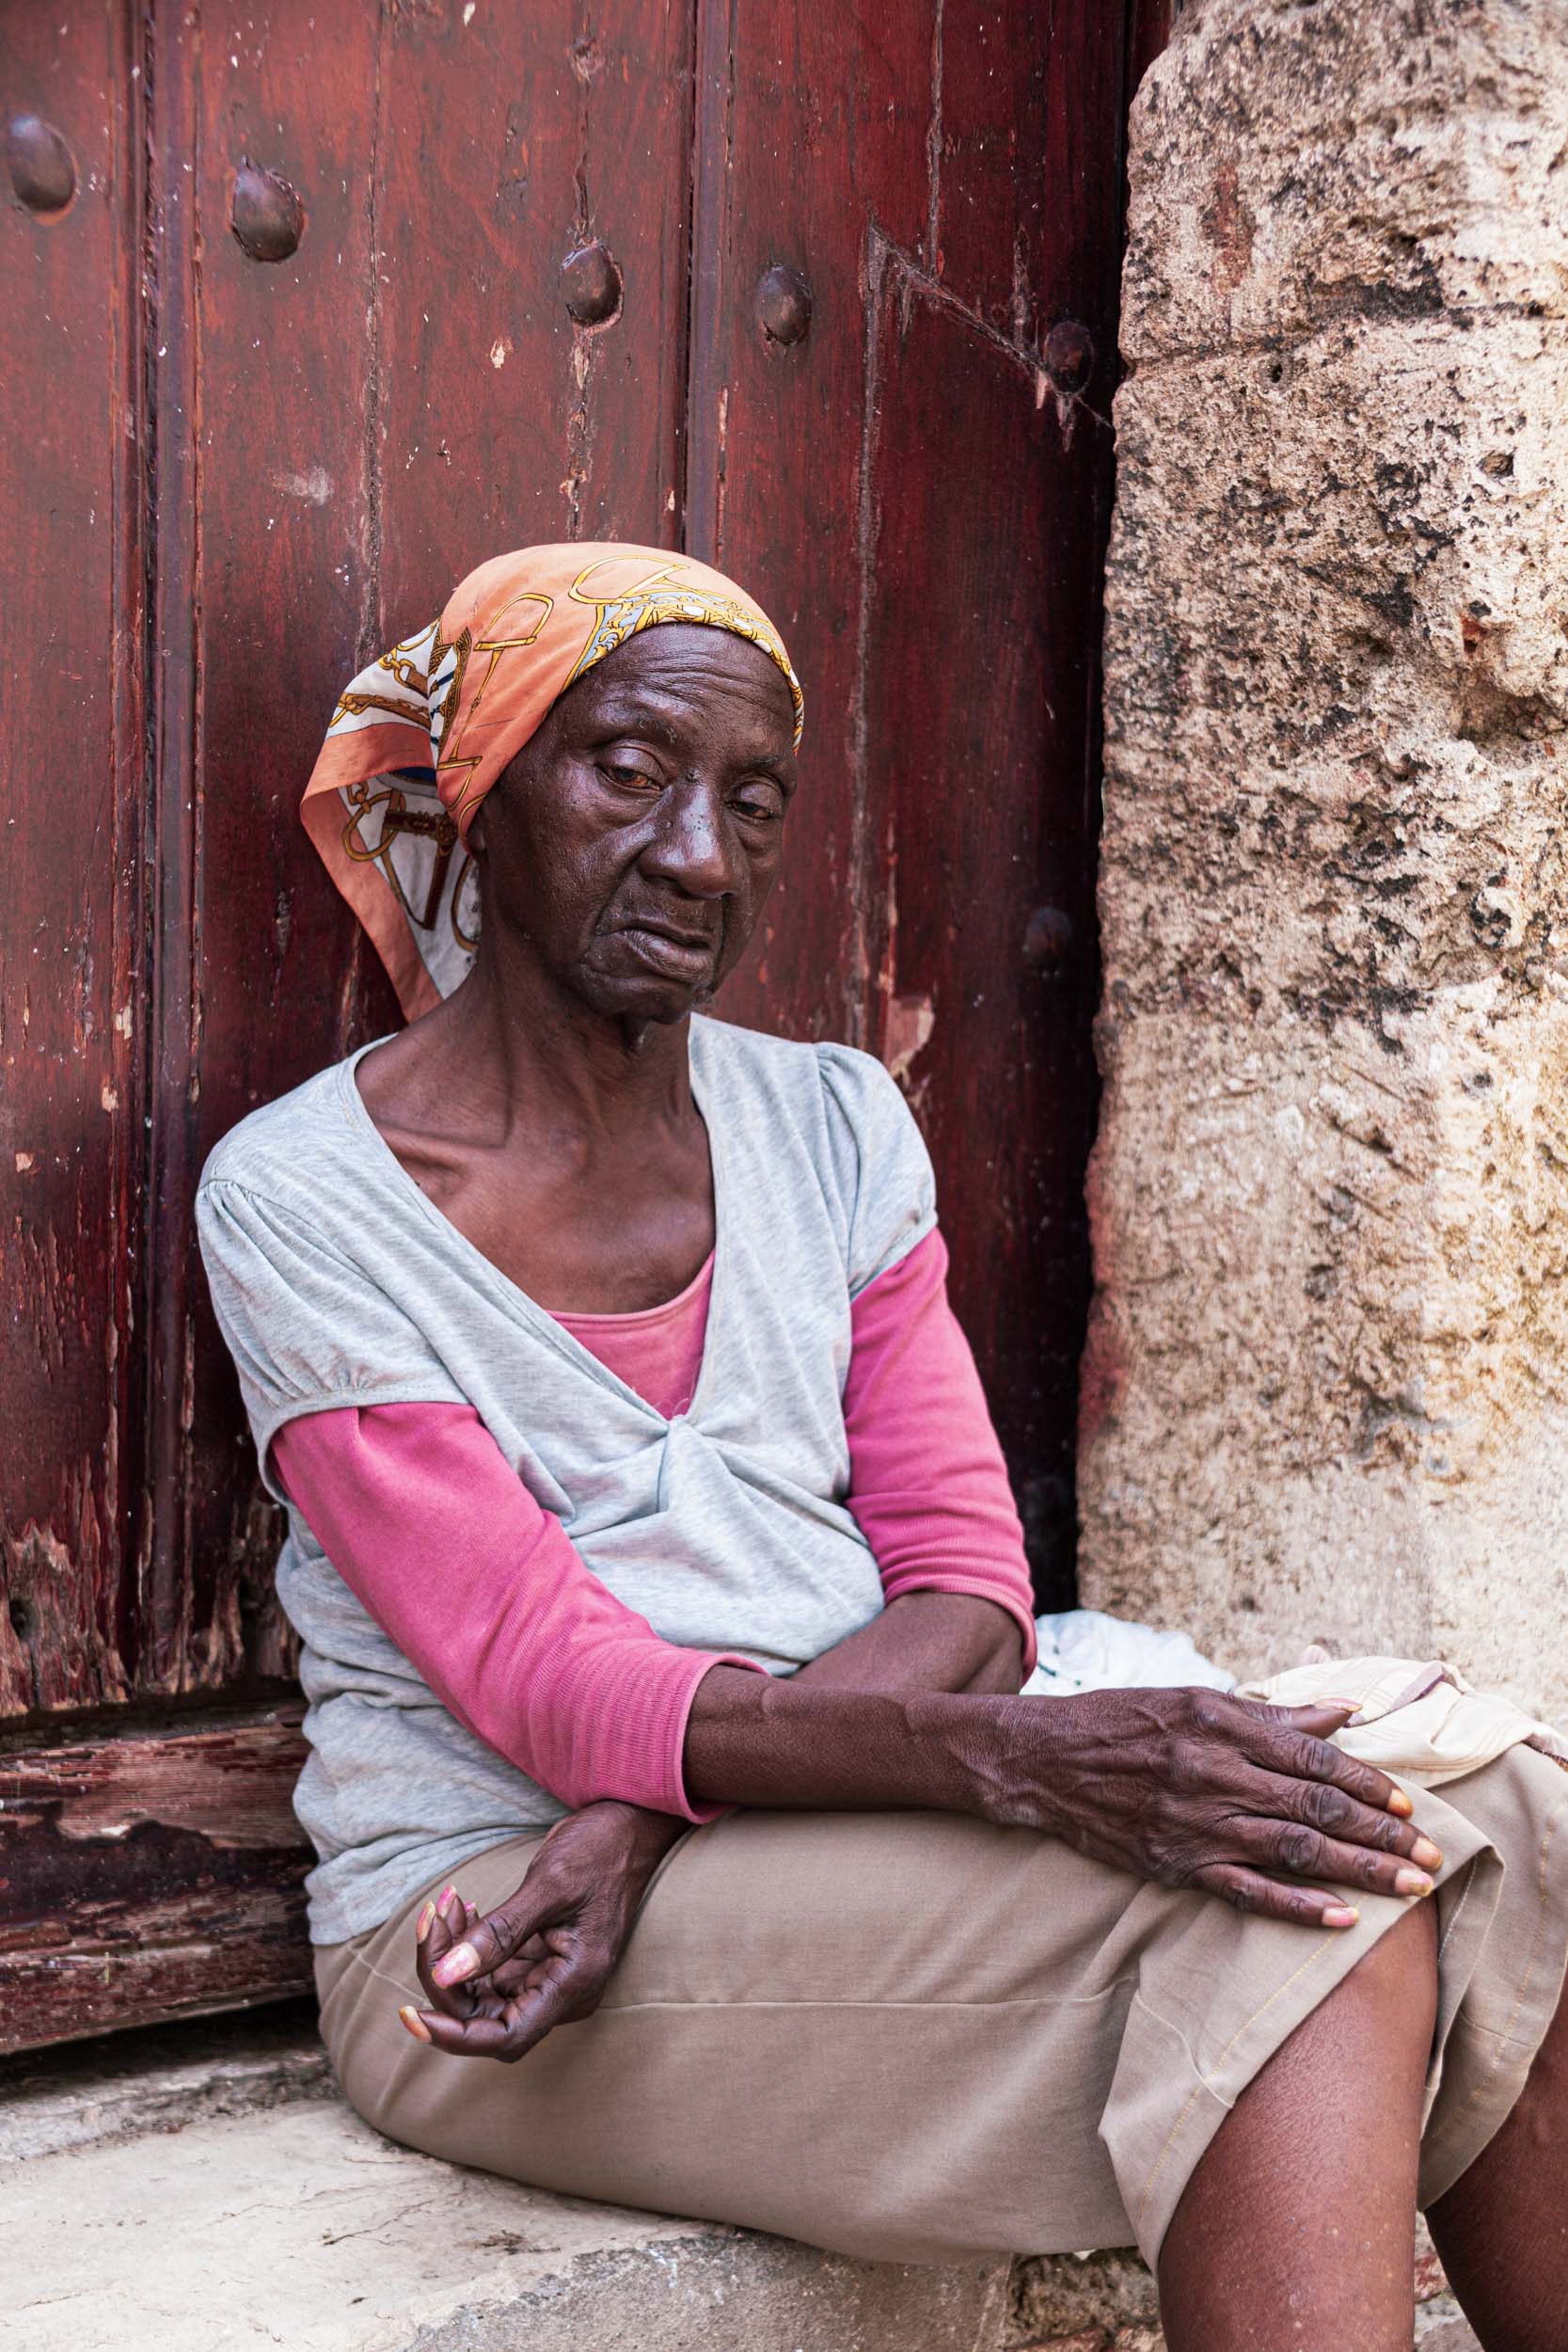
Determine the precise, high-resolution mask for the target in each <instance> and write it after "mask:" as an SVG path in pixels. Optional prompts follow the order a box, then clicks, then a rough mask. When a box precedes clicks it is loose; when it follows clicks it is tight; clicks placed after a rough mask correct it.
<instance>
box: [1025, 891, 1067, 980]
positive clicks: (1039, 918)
mask: <svg viewBox="0 0 1568 2352" xmlns="http://www.w3.org/2000/svg"><path fill="white" fill-rule="evenodd" d="M1070 946H1072V917H1071V915H1070V914H1065V913H1064V912H1063V910H1062V909H1061V908H1060V907H1037V908H1036V909H1035V912H1034V913H1033V914H1031V916H1030V917H1029V920H1028V923H1027V924H1026V925H1025V927H1024V932H1023V961H1024V962H1025V963H1027V964H1030V965H1032V966H1033V967H1034V969H1035V970H1036V971H1037V972H1059V971H1060V970H1061V968H1062V965H1063V964H1064V962H1065V961H1067V953H1068V949H1069V947H1070Z"/></svg>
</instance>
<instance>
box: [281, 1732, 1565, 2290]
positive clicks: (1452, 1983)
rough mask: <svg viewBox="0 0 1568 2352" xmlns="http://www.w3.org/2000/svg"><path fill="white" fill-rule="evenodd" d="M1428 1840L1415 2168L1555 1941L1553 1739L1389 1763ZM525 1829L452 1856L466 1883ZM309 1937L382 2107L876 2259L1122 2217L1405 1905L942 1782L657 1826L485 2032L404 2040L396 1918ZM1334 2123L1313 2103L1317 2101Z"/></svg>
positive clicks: (405, 2131) (1005, 2240) (354, 2061)
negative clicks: (1002, 1820) (1427, 2017)
mask: <svg viewBox="0 0 1568 2352" xmlns="http://www.w3.org/2000/svg"><path fill="white" fill-rule="evenodd" d="M1410 1793H1411V1795H1412V1797H1413V1799H1414V1801H1415V1806H1416V1820H1417V1822H1418V1826H1419V1827H1420V1828H1422V1829H1424V1830H1425V1831H1426V1832H1427V1834H1428V1835H1429V1836H1432V1837H1433V1838H1434V1839H1435V1840H1436V1841H1437V1843H1438V1845H1439V1846H1440V1847H1441V1848H1442V1850H1443V1852H1444V1856H1445V1865H1444V1870H1443V1873H1442V1877H1441V1881H1440V1883H1439V1886H1438V1891H1437V1894H1436V1895H1435V1897H1434V1898H1433V1900H1435V1902H1436V1904H1437V1907H1438V1912H1439V1915H1440V1921H1439V1923H1440V1937H1439V1943H1440V1960H1439V1971H1440V1993H1439V2011H1438V2026H1437V2037H1436V2042H1435V2046H1434V2049H1433V2059H1432V2067H1431V2072H1430V2075H1429V2078H1428V2086H1427V2106H1426V2123H1425V2131H1424V2137H1423V2141H1422V2159H1421V2200H1422V2202H1423V2203H1424V2204H1430V2203H1431V2202H1432V2201H1433V2200H1434V2199H1436V2198H1437V2197H1440V2196H1441V2195H1442V2193H1443V2192H1444V2190H1445V2189H1447V2188H1449V2186H1450V2185H1452V2183H1453V2182H1454V2181H1456V2180H1457V2179H1458V2178H1459V2176H1460V2174H1461V2173H1462V2172H1464V2170H1465V2168H1466V2167H1467V2166H1468V2165H1469V2164H1470V2163H1471V2161H1472V2160H1473V2159H1474V2157H1475V2156H1476V2155H1477V2154H1478V2153H1480V2151H1481V2149H1482V2148H1483V2147H1484V2146H1485V2144H1486V2142H1487V2140H1488V2139H1489V2138H1490V2137H1491V2136H1492V2134H1493V2133H1494V2132H1495V2131H1496V2130H1497V2127H1498V2125H1499V2124H1500V2123H1501V2122H1502V2121H1503V2119H1504V2117H1505V2116H1506V2115H1507V2113H1508V2111H1509V2109H1510V2107H1511V2106H1513V2102H1514V2100H1515V2099H1516V2098H1517V2097H1518V2095H1519V2091H1520V2090H1521V2089H1522V2087H1523V2084H1524V2080H1525V2076H1526V2074H1527V2073H1528V2068H1529V2065H1530V2061H1531V2059H1532V2058H1533V2057H1534V2054H1535V2051H1536V2049H1537V2048H1538V2046H1539V2044H1540V2042H1541V2040H1542V2037H1543V2035H1544V2032H1545V2030H1546V2027H1547V2026H1548V2024H1549V2023H1550V2021H1551V2018H1552V2015H1553V2013H1554V2011H1555V2010H1556V2007H1557V2003H1558V1998H1559V1994H1560V1990H1561V1986H1562V1980H1563V1973H1564V1963H1565V1959H1568V1856H1565V1855H1564V1852H1563V1847H1564V1844H1565V1842H1568V1836H1564V1834H1562V1831H1563V1823H1564V1821H1565V1820H1568V1773H1565V1772H1563V1771H1562V1770H1561V1769H1560V1767H1559V1766H1557V1765H1555V1764H1553V1763H1550V1762H1548V1761H1547V1760H1546V1759H1545V1758H1544V1757H1543V1756H1537V1755H1535V1754H1533V1753H1532V1752H1531V1751H1529V1750H1528V1749H1525V1748H1516V1749H1513V1751H1511V1752H1510V1753H1509V1754H1508V1755H1507V1756H1503V1757H1501V1758H1499V1759H1498V1760H1497V1762H1496V1763H1494V1764H1489V1765H1487V1766H1485V1767H1484V1768H1483V1769H1482V1770H1481V1771H1480V1772H1474V1773H1472V1774H1470V1775H1469V1776H1468V1777H1467V1778H1465V1779H1464V1780H1461V1781H1458V1782H1454V1783H1451V1784H1450V1785H1449V1787H1448V1788H1445V1789H1443V1790H1442V1791H1441V1792H1437V1791H1428V1790H1422V1789H1420V1788H1414V1787H1413V1788H1411V1791H1410ZM538 1842H539V1841H538V1837H537V1836H535V1835H529V1836H519V1837H514V1838H510V1839H508V1840H507V1841H506V1842H505V1843H503V1844H499V1845H497V1846H495V1847H493V1848H492V1849H490V1850H489V1851H486V1852H485V1853H483V1854H481V1855H480V1856H479V1857H478V1858H477V1859H476V1860H474V1861H472V1862H469V1863H467V1864H466V1865H465V1866H464V1867H463V1868H462V1869H461V1870H460V1871H459V1873H458V1874H457V1879H458V1884H459V1887H460V1889H461V1891H462V1892H463V1894H464V1895H466V1896H467V1898H468V1899H469V1900H470V1901H472V1902H475V1903H477V1904H478V1905H479V1907H480V1909H481V1910H482V1911H483V1910H488V1909H489V1908H491V1907H492V1906H493V1905H494V1904H495V1903H497V1902H498V1901H499V1900H500V1899H501V1898H502V1897H503V1896H505V1895H508V1894H510V1893H511V1891H512V1890H513V1888H514V1887H515V1885H516V1884H517V1883H518V1882H519V1881H520V1880H521V1878H522V1876H523V1874H524V1872H525V1870H526V1869H527V1867H528V1863H529V1860H530V1857H531V1854H532V1852H533V1851H534V1849H535V1848H536V1846H537V1844H538ZM436 1891H437V1887H436V1885H433V1886H431V1887H430V1888H428V1889H425V1890H422V1891H421V1894H420V1897H419V1899H417V1900H416V1901H415V1902H413V1903H411V1904H410V1905H409V1906H408V1908H407V1910H406V1911H404V1912H403V1913H401V1914H400V1915H398V1916H397V1917H395V1918H393V1919H390V1920H388V1922H387V1924H386V1925H385V1926H384V1927H381V1928H378V1929H375V1930H373V1931H372V1932H370V1933H369V1934H366V1935H363V1936H359V1937H356V1938H355V1939H354V1940H353V1941H352V1942H350V1943H347V1944H338V1945H329V1946H320V1947H317V1952H316V1980H317V1985H318V1988H319V1991H320V1994H321V2003H322V2030H323V2034H324V2036H325V2042H326V2045H327V2048H328V2050H329V2052H330V2053H331V2057H332V2061H333V2064H334V2066H335V2067H336V2069H337V2072H338V2075H339V2079H340V2081H341V2084H342V2087H343V2090H344V2091H345V2092H346V2094H347V2096H348V2098H349V2099H350V2101H351V2102H352V2103H353V2105H354V2106H356V2108H357V2109H358V2111H359V2113H360V2114H361V2115H362V2116H364V2117H365V2118H366V2119H367V2120H368V2121H369V2122H371V2123H372V2124H374V2125H375V2126H377V2128H378V2129H380V2130H381V2131H383V2132H385V2133H387V2134H388V2136H389V2137H391V2138H393V2139H397V2140H402V2141H404V2142H405V2143H406V2144H407V2145H408V2146H410V2147H413V2148H420V2149H423V2150H424V2151H426V2152H427V2153H430V2154H432V2155H438V2156H445V2157H449V2158H451V2159H453V2160H455V2161H456V2162H458V2163H460V2164H468V2165H477V2166H480V2167H482V2168H483V2169H485V2170H488V2171H492V2172H499V2173H503V2174H506V2175H508V2176H510V2177H511V2178H513V2179H515V2180H518V2181H525V2182H528V2183H531V2185H535V2186H537V2187H540V2188H547V2189H555V2190H560V2191H563V2192H566V2193H569V2194H571V2195H574V2196H579V2197H590V2198H596V2199H602V2200H605V2201H610V2202H611V2203H616V2204H625V2205H636V2206H641V2207H644V2208H651V2209H653V2210H655V2211H657V2212H663V2213H671V2214H682V2215H691V2216H697V2217H705V2218H708V2219H713V2220H722V2221H731V2222H739V2223H743V2224H746V2225H749V2226H751V2227H752V2228H755V2229H761V2230H771V2231H777V2232H779V2233H782V2234H784V2235H785V2236H788V2237H796V2238H803V2239H805V2240H807V2241H808V2242H809V2243H811V2244H814V2245H816V2246H821V2247H827V2248H830V2249H833V2250H835V2251H839V2252H843V2253H847V2254H856V2255H861V2256H864V2257H869V2258H872V2259H880V2260H886V2261H896V2262H936V2261H942V2260H946V2259H949V2258H959V2257H962V2256H966V2255H973V2254H976V2253H981V2252H993V2251H1007V2252H1013V2253H1053V2252H1060V2251H1063V2250H1066V2249H1076V2248H1088V2247H1103V2246H1123V2245H1127V2244H1129V2243H1132V2242H1133V2241H1135V2242H1136V2243H1137V2244H1138V2245H1139V2246H1140V2247H1141V2248H1142V2249H1143V2251H1144V2253H1145V2255H1146V2256H1147V2257H1148V2259H1149V2261H1150V2262H1152V2261H1153V2260H1154V2258H1155V2257H1156V2255H1157V2254H1158V2252H1159V2248H1160V2242H1161V2239H1162V2238H1163V2236H1164V2231H1165V2227H1166V2224H1167V2223H1168V2222H1169V2220H1170V2217H1171V2215H1172V2213H1173V2211H1174V2210H1175V2207H1176V2203H1177V2201H1178V2199H1179V2198H1180V2194H1181V2191H1182V2188H1183V2187H1184V2185H1185V2184H1186V2182H1187V2179H1188V2177H1189V2175H1190V2174H1191V2172H1192V2170H1193V2168H1194V2166H1195V2165H1196V2162H1197V2160H1198V2158H1199V2157H1200V2156H1201V2154H1202V2153H1203V2151H1204V2149H1205V2148H1206V2147H1207V2146H1208V2144H1209V2141H1210V2140H1211V2138H1212V2137H1213V2134H1214V2133H1215V2131H1216V2130H1217V2129H1218V2127H1219V2125H1220V2123H1221V2122H1222V2121H1223V2119H1224V2117H1225V2115H1226V2113H1227V2110H1228V2109H1229V2107H1230V2106H1232V2104H1233V2103H1234V2101H1235V2099H1236V2097H1237V2095H1238V2094H1239V2093H1240V2092H1241V2091H1242V2090H1244V2088H1245V2087H1246V2085H1247V2083H1248V2082H1250V2081H1251V2079H1252V2077H1253V2076H1254V2075H1255V2074H1257V2073H1258V2071H1259V2068H1260V2067H1261V2066H1262V2065H1263V2063H1264V2061H1265V2060H1266V2059H1267V2058H1269V2056H1270V2055H1271V2053H1272V2052H1274V2051H1275V2050H1277V2049H1278V2047H1279V2045H1280V2043H1281V2042H1284V2041H1285V2039H1286V2037H1287V2036H1288V2035H1289V2034H1290V2033H1291V2030H1292V2028H1293V2027H1294V2026H1297V2025H1299V2024H1300V2022H1301V2020H1302V2019H1303V2018H1304V2017H1306V2016H1307V2015H1308V2014H1309V2012H1310V2011H1311V2010H1313V2009H1315V2008H1316V2007H1317V2006H1318V2004H1319V2003H1320V2002H1321V2001H1322V2000H1323V1998H1324V1997H1325V1995H1326V1994H1329V1993H1330V1992H1332V1990H1333V1988H1334V1987H1335V1986H1336V1985H1337V1984H1338V1982H1339V1981H1340V1979H1342V1978H1343V1977H1344V1976H1345V1975H1346V1974H1347V1973H1348V1972H1349V1970H1350V1969H1351V1968H1353V1967H1354V1964H1355V1963H1356V1961H1357V1960H1359V1959H1360V1957H1361V1956H1362V1954H1363V1953H1364V1952H1365V1951H1367V1949H1368V1948H1369V1947H1370V1945H1372V1944H1373V1943H1374V1942H1375V1941H1376V1940H1377V1938H1378V1937H1379V1936H1380V1935H1382V1934H1384V1933H1385V1932H1386V1930H1387V1929H1388V1928H1389V1927H1390V1926H1392V1925H1393V1924H1394V1922H1395V1921H1396V1920H1398V1919H1399V1918H1400V1917H1401V1916H1402V1915H1403V1912H1404V1910H1405V1909H1406V1908H1407V1906H1406V1905H1405V1904H1402V1903H1399V1902H1395V1901H1393V1900H1389V1899H1383V1898H1370V1899H1369V1898H1365V1897H1363V1898H1361V1899H1360V1901H1361V1912H1362V1916H1361V1923H1360V1925H1359V1926H1358V1927H1357V1928H1355V1929H1354V1930H1352V1931H1349V1932H1338V1933H1319V1932H1317V1931H1310V1930H1307V1929H1303V1928H1297V1927H1291V1926H1288V1925H1286V1924H1284V1923H1283V1922H1280V1921H1276V1920H1268V1919H1259V1918H1255V1917H1247V1916H1244V1915H1243V1914H1241V1913H1239V1912H1236V1911H1232V1910H1230V1909H1229V1908H1228V1907H1227V1906H1226V1905H1225V1904H1223V1903H1220V1902H1217V1901H1215V1900H1213V1899H1211V1898H1208V1897H1205V1896H1201V1895H1193V1894H1173V1893H1169V1892H1167V1891H1165V1890H1164V1889H1163V1888H1160V1887H1155V1886H1150V1885H1147V1884H1145V1883H1141V1882H1139V1881H1137V1880H1135V1879H1131V1878H1127V1877H1124V1876H1123V1875H1122V1874H1121V1873H1119V1872H1117V1871H1115V1870H1111V1869H1107V1868H1105V1867H1103V1866H1102V1865H1101V1864H1099V1863H1096V1862H1091V1861H1088V1860H1085V1858H1084V1857H1083V1856H1082V1855H1080V1854H1077V1853H1074V1852H1072V1851H1070V1850H1069V1848H1067V1847H1065V1846H1062V1845H1059V1844H1057V1843H1055V1842H1054V1841H1053V1840H1052V1839H1049V1838H1045V1837H1041V1836H1037V1834H1035V1833H1034V1832H1033V1831H1028V1830H1003V1829H992V1828H990V1827H988V1826H987V1825H986V1824H984V1823H982V1822H978V1821H972V1820H964V1819H960V1818H958V1817H957V1816H952V1815H944V1814H928V1813H910V1814H894V1813H879V1814H840V1815H833V1814H820V1813H816V1814H813V1813H798V1814H787V1813H741V1814H736V1815H732V1816H731V1817H729V1818H728V1819H726V1820H721V1821H718V1822H715V1823H714V1824H713V1825H712V1826H711V1827H708V1828H705V1829H700V1830H695V1831H693V1832H691V1833H690V1834H689V1836H686V1837H684V1838H683V1839H682V1840H681V1842H680V1844H679V1845H678V1846H676V1847H675V1848H674V1850H673V1852H672V1853H671V1854H670V1855H669V1857H668V1858H667V1860H666V1861H665V1863H664V1864H663V1866H662V1867H661V1868H660V1870H659V1872H658V1875H657V1878H656V1879H655V1881H654V1883H653V1884H652V1886H651V1887H650V1889H649V1892H648V1895H647V1898H646V1899H645V1901H644V1903H643V1906H642V1910H641V1914H640V1915H639V1918H638V1922H637V1925H636V1928H635V1930H634V1931H633V1934H632V1937H631V1940H630V1942H629V1944H628V1945H627V1947H626V1953H625V1955H624V1957H623V1959H622V1962H621V1965H620V1967H619V1968H618V1970H617V1971H616V1974H615V1976H614V1978H613V1979H612V1981H611V1983H610V1988H609V1991H608V1993H607V1994H606V1997H605V2000H604V2002H603V2004H602V2006H601V2007H600V2009H599V2010H598V2012H597V2013H596V2015H594V2017H592V2018H590V2019H588V2020H587V2021H585V2022H584V2023H582V2024H580V2025H576V2026H562V2027H560V2028H559V2029H558V2030H557V2031H556V2032H555V2033H553V2034H552V2035H550V2036H549V2038H548V2039H547V2040H546V2042H543V2043H542V2044H541V2045H540V2047H539V2048H538V2049H537V2050H536V2051H534V2052H532V2053H531V2055H530V2056H529V2057H528V2058H524V2059H523V2060H522V2061H521V2062H520V2063H519V2064H517V2065H515V2066H499V2065H497V2064H495V2063H494V2062H493V2061H491V2060H488V2059H478V2058H453V2057H450V2056H447V2055H445V2054H443V2053H441V2052H439V2051H436V2050H432V2049H429V2048H426V2047H423V2046H421V2045H420V2043H418V2042H414V2041H413V2040H412V2039H411V2038H410V2037H409V2035H408V2034H407V2033H405V2031H404V2028H403V2027H402V2026H400V2025H399V2023H398V2019H397V2010H398V2007H399V2004H400V2003H402V2002H404V2001H410V2000H411V2001H414V2002H417V2003H421V2004H422V2000H423V1996H422V1994H420V1990H419V1985H418V1979H417V1978H416V1975H415V1971H414V1925H413V1923H414V1918H415V1916H416V1915H417V1913H418V1911H419V1909H420V1904H421V1903H422V1902H423V1900H424V1899H425V1895H426V1894H434V1893H436ZM1353 2129H1354V2125H1353V2123H1352V2122H1350V2121H1349V2120H1347V2132H1350V2131H1351V2130H1353Z"/></svg>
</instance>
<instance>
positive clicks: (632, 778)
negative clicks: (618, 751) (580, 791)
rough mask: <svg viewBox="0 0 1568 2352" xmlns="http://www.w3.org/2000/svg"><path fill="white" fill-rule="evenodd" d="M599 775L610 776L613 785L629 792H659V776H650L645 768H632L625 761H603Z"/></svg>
mask: <svg viewBox="0 0 1568 2352" xmlns="http://www.w3.org/2000/svg"><path fill="white" fill-rule="evenodd" d="M599 773H600V774H601V775H602V776H608V777H609V778H610V782H611V784H618V785H621V786H623V787H625V788H626V790H627V791H629V792H657V790H658V778H657V776H651V775H649V773H648V771H647V770H646V769H645V768H633V767H630V766H628V765H627V764H626V761H625V760H619V759H607V760H605V761H603V762H602V763H601V766H600V769H599Z"/></svg>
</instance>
